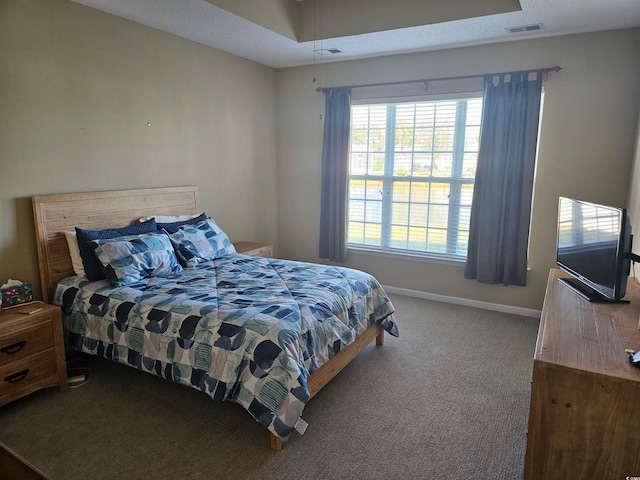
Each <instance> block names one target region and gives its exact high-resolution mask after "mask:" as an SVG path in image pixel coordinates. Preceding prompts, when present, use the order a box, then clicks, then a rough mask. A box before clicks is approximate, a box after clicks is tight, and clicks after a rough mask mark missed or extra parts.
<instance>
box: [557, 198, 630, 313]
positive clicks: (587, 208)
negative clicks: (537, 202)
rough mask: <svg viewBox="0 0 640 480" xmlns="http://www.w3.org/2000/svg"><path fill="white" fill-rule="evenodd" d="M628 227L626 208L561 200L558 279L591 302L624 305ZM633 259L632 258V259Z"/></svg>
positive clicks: (569, 199)
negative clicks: (561, 274) (560, 274)
mask: <svg viewBox="0 0 640 480" xmlns="http://www.w3.org/2000/svg"><path fill="white" fill-rule="evenodd" d="M631 243H632V236H631V224H630V223H629V216H628V214H627V210H626V209H625V208H616V207H608V206H605V205H598V204H595V203H589V202H585V201H582V200H576V199H573V198H566V197H560V201H559V204H558V239H557V249H556V250H557V256H556V262H557V264H558V266H559V267H560V268H561V269H562V270H564V271H565V272H567V273H569V274H571V276H572V278H564V279H561V281H562V282H564V283H565V284H567V285H568V286H569V287H571V288H572V289H573V290H575V291H576V292H577V293H578V294H579V295H581V296H583V297H584V298H586V299H588V300H589V301H592V302H623V301H625V300H623V297H624V296H625V293H626V290H627V277H628V276H629V270H630V265H631V259H632V258H633V257H635V255H632V254H631V247H632V245H631ZM634 260H635V258H634Z"/></svg>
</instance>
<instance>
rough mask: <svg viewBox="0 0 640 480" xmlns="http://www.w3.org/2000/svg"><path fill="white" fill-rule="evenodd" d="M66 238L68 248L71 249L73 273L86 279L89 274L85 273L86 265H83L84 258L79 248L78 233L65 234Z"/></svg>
mask: <svg viewBox="0 0 640 480" xmlns="http://www.w3.org/2000/svg"><path fill="white" fill-rule="evenodd" d="M64 238H66V239H67V246H68V247H69V254H70V255H71V264H72V265H73V271H74V272H75V274H76V275H77V276H79V277H86V276H87V274H86V273H84V265H83V264H82V257H81V256H80V248H79V247H78V239H77V238H76V232H64Z"/></svg>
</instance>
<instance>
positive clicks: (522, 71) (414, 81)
mask: <svg viewBox="0 0 640 480" xmlns="http://www.w3.org/2000/svg"><path fill="white" fill-rule="evenodd" d="M536 70H542V73H543V74H544V75H545V76H546V75H547V74H548V73H549V72H559V71H560V70H562V68H561V67H559V66H558V65H556V66H554V67H549V68H538V69H532V70H519V71H517V72H497V73H478V74H475V75H459V76H455V77H438V78H424V79H422V80H404V81H399V82H383V83H363V84H360V85H343V87H332V88H344V87H351V88H365V87H382V86H385V85H405V84H409V83H428V82H441V81H443V80H466V79H469V78H481V77H484V76H485V75H494V76H495V75H507V74H510V73H524V72H535V71H536ZM328 90H330V88H321V87H318V88H316V92H326V91H328Z"/></svg>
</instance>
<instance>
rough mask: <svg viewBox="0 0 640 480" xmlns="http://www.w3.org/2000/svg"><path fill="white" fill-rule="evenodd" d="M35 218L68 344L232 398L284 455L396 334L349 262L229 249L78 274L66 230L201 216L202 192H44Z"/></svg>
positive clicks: (376, 292)
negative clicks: (360, 365)
mask: <svg viewBox="0 0 640 480" xmlns="http://www.w3.org/2000/svg"><path fill="white" fill-rule="evenodd" d="M33 212H34V220H35V229H36V239H37V249H38V257H39V266H40V278H41V285H42V295H43V300H44V301H47V302H50V303H53V304H55V305H59V306H60V307H61V309H62V313H63V327H64V331H65V341H66V343H67V346H68V347H69V348H73V349H77V350H80V351H83V352H86V353H89V354H93V355H97V356H100V357H104V358H107V359H109V360H113V361H117V362H120V363H123V364H126V365H129V366H131V367H134V368H137V369H139V370H142V371H145V372H148V373H151V374H153V375H156V376H159V377H162V378H165V379H167V380H170V381H173V382H176V383H179V384H182V385H186V386H189V387H192V388H196V389H198V390H200V391H202V392H204V393H205V394H207V395H209V396H210V397H212V398H213V399H215V400H231V401H235V402H237V403H239V404H240V405H242V406H243V407H244V408H245V409H246V410H247V411H248V412H249V413H250V414H251V415H252V416H253V418H254V419H255V420H256V421H257V422H258V423H260V424H261V425H263V426H264V427H266V428H267V429H268V430H269V431H270V433H271V447H272V449H274V450H276V451H277V450H280V449H282V442H283V441H286V440H287V439H288V438H289V436H290V435H291V434H292V432H293V431H294V430H298V431H301V432H302V431H303V427H301V425H304V422H303V421H302V419H301V417H302V412H303V409H304V406H305V405H306V403H307V402H308V401H309V400H310V399H311V398H312V397H313V396H314V395H315V394H316V393H317V392H318V391H319V390H320V389H321V388H322V387H323V386H324V385H325V384H326V383H327V382H329V381H330V380H331V378H333V377H334V376H335V375H336V374H337V373H338V372H340V370H342V368H344V366H346V365H347V364H348V363H349V361H350V360H351V359H353V358H354V357H355V356H356V355H357V354H358V352H360V351H361V350H362V349H363V348H364V347H366V346H367V345H368V344H369V343H370V342H371V341H372V340H373V339H374V338H375V339H376V344H377V345H383V340H384V332H385V331H387V332H388V333H390V334H392V335H394V336H397V335H398V328H397V324H396V322H395V318H394V311H393V306H392V304H391V302H390V301H389V299H388V298H387V296H386V294H385V293H384V290H383V289H382V287H381V286H380V284H379V283H378V282H377V280H376V279H375V278H373V277H372V276H371V275H369V274H366V273H364V272H360V271H357V270H352V269H348V268H343V267H334V266H330V265H319V264H311V263H303V262H294V261H288V260H281V259H267V258H262V257H252V256H247V255H241V254H237V253H235V251H234V250H233V248H230V247H227V250H228V251H225V253H224V254H223V255H221V256H217V257H215V258H213V259H211V260H207V261H201V262H199V263H197V264H195V265H192V266H191V267H189V268H186V267H185V268H182V269H177V270H176V271H173V270H172V271H171V273H169V274H165V275H162V276H152V277H144V278H140V279H138V280H136V281H134V282H132V283H128V284H126V285H121V286H114V284H113V283H112V282H110V281H109V280H106V279H105V280H97V281H88V280H87V279H86V278H84V277H80V276H77V275H76V274H75V273H74V268H73V265H72V262H71V257H70V253H69V248H68V246H67V240H66V239H65V236H64V232H65V231H70V230H73V229H74V228H75V227H81V228H84V229H92V230H103V229H107V228H114V227H122V226H124V225H134V224H136V222H138V221H139V219H141V218H143V217H149V216H156V215H185V214H191V215H195V214H198V213H200V209H199V205H198V189H197V187H194V186H186V187H166V188H152V189H136V190H120V191H106V192H87V193H72V194H54V195H38V196H35V197H33ZM121 238H125V237H121ZM126 238H129V237H126ZM154 238H156V237H154ZM135 240H137V238H135V239H134V240H133V241H135ZM110 245H111V244H110ZM176 248H177V247H176ZM177 251H178V250H176V252H177ZM181 259H182V260H184V258H182V257H181Z"/></svg>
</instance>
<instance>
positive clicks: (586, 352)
mask: <svg viewBox="0 0 640 480" xmlns="http://www.w3.org/2000/svg"><path fill="white" fill-rule="evenodd" d="M563 277H565V278H568V277H569V274H567V273H565V272H563V271H562V270H560V269H555V268H554V269H552V270H551V272H550V273H549V279H548V282H547V291H546V294H545V299H544V306H543V307H542V316H541V318H540V330H539V332H538V341H537V344H536V351H535V357H534V359H535V360H536V361H539V362H544V363H546V364H547V365H548V366H553V365H558V366H562V367H566V368H572V369H576V370H580V371H583V372H585V373H587V374H593V375H605V376H608V377H612V378H620V379H624V380H632V381H637V382H640V368H638V367H634V366H633V365H631V363H630V362H629V359H628V355H627V353H625V349H632V350H634V351H637V350H640V330H638V321H639V318H640V286H639V285H637V284H636V283H635V280H634V278H633V277H629V281H628V282H627V295H626V297H625V299H626V300H630V303H592V302H589V301H588V300H586V299H584V298H582V297H581V296H579V295H578V294H577V293H575V292H574V291H573V290H571V289H570V288H569V287H568V286H566V285H564V284H563V283H561V282H559V281H558V279H559V278H563Z"/></svg>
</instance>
